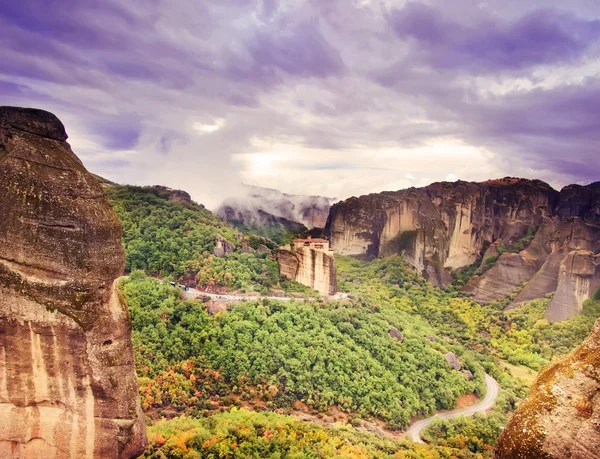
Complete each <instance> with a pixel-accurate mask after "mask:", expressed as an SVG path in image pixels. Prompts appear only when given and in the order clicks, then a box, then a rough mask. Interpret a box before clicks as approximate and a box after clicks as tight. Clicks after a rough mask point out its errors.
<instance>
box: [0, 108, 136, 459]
mask: <svg viewBox="0 0 600 459" xmlns="http://www.w3.org/2000/svg"><path fill="white" fill-rule="evenodd" d="M66 139H67V135H66V133H65V129H64V127H63V125H62V123H61V122H60V121H59V120H58V119H57V118H56V117H55V116H54V115H52V114H50V113H48V112H44V111H41V110H33V109H20V108H12V107H0V215H2V218H1V219H0V418H1V419H2V422H0V457H3V458H17V457H18V458H34V457H35V458H38V457H43V458H78V459H79V458H129V457H135V456H137V455H139V454H140V453H141V452H142V451H143V450H144V447H145V445H146V433H145V425H144V419H143V414H142V412H141V409H140V403H139V396H138V384H137V379H136V375H135V370H134V362H133V346H132V342H131V322H130V317H129V312H128V310H127V307H126V305H125V304H124V303H123V302H122V301H121V299H120V298H119V294H118V292H117V290H116V289H115V280H116V279H117V278H118V277H119V276H120V275H121V273H122V272H123V268H124V252H123V248H122V246H121V226H120V224H119V221H118V219H117V216H116V214H115V213H114V211H113V210H112V209H111V207H110V205H109V204H108V201H107V200H106V199H105V196H104V193H103V191H102V188H101V186H100V185H99V184H98V182H97V181H96V179H94V178H93V177H92V176H91V175H90V174H89V173H88V172H87V171H86V170H85V168H84V167H83V165H82V164H81V162H80V161H79V159H78V158H77V157H76V156H75V155H74V154H73V152H72V151H71V148H70V146H69V144H68V143H67V142H66Z"/></svg>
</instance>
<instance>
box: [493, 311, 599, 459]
mask: <svg viewBox="0 0 600 459" xmlns="http://www.w3.org/2000/svg"><path fill="white" fill-rule="evenodd" d="M599 368H600V320H599V321H597V322H596V324H595V326H594V328H593V330H592V332H591V334H590V335H589V336H588V338H587V339H586V340H585V341H584V342H583V344H581V346H579V347H578V348H576V349H575V350H574V351H573V352H571V353H570V354H568V355H567V356H565V357H562V358H560V359H559V360H557V361H555V362H553V363H551V364H549V365H547V366H546V367H544V368H543V369H542V371H541V372H540V373H539V375H538V376H537V378H536V380H535V382H534V384H533V386H532V387H531V389H530V391H529V394H528V395H527V398H526V399H525V400H524V401H523V402H522V403H521V404H520V405H519V406H518V408H517V410H516V411H515V412H514V414H513V415H512V417H511V419H510V421H509V422H508V424H507V426H506V427H505V429H504V431H503V432H502V435H501V436H500V439H499V440H498V443H497V445H496V455H495V457H496V459H524V458H553V459H571V458H578V459H595V458H597V457H598V445H600V428H599V426H600V395H599V394H600V373H599Z"/></svg>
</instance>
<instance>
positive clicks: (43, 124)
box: [0, 107, 600, 459]
mask: <svg viewBox="0 0 600 459" xmlns="http://www.w3.org/2000/svg"><path fill="white" fill-rule="evenodd" d="M0 122H1V123H2V124H1V125H0V134H1V135H2V137H1V139H0V140H1V142H2V143H1V145H2V148H3V149H4V150H2V151H6V153H3V156H0V174H2V176H3V177H7V178H8V180H4V181H2V182H0V183H1V184H3V185H2V186H4V188H5V189H4V193H3V194H2V195H0V208H2V209H3V210H4V211H5V212H6V213H7V215H9V218H8V219H5V220H3V221H2V222H1V223H0V240H1V241H2V242H3V244H2V245H1V246H0V248H1V250H3V251H4V252H2V253H1V254H0V268H1V269H0V280H1V281H2V282H1V283H0V289H1V293H2V295H1V296H0V306H2V308H0V312H1V315H0V326H1V329H2V336H1V337H2V340H3V341H2V354H0V356H1V359H0V408H1V409H3V410H5V414H6V415H7V416H8V418H9V419H10V423H11V425H13V424H15V423H26V424H27V425H29V427H28V430H21V431H19V434H18V435H16V436H15V434H14V432H11V431H9V430H6V429H4V430H3V429H2V428H0V451H9V450H11V451H12V450H15V448H16V450H18V451H19V453H18V454H22V455H24V456H31V455H33V454H37V453H38V452H39V451H43V450H48V448H50V447H49V446H47V445H50V444H52V445H55V446H52V447H51V448H50V449H51V450H52V451H53V453H52V454H55V455H57V456H60V455H62V456H64V457H73V458H74V457H82V455H83V456H85V455H87V456H89V457H103V456H106V457H109V456H110V457H133V456H136V455H138V454H142V456H143V457H149V458H164V457H176V458H184V457H185V458H197V457H218V456H220V457H239V458H245V457H294V456H296V457H336V456H341V457H356V458H367V457H369V458H370V457H382V458H384V457H394V458H411V459H425V458H436V459H437V458H439V459H442V458H447V459H450V458H465V459H467V458H468V459H483V458H492V457H496V458H499V459H504V458H507V459H512V458H513V457H518V454H520V453H519V451H520V449H521V448H522V446H521V445H520V443H519V441H517V440H516V439H517V438H519V436H520V435H521V433H522V431H523V428H522V427H521V426H522V425H534V426H535V429H536V430H535V432H534V434H531V435H529V434H527V435H525V438H524V440H523V441H524V442H525V443H523V444H524V445H526V446H523V447H526V448H527V450H528V451H532V452H533V453H532V454H534V456H532V457H536V456H535V454H538V455H539V457H544V456H543V455H544V454H546V451H554V448H555V444H556V441H559V440H557V438H559V439H560V438H562V437H561V431H560V430H556V428H555V426H556V425H563V424H564V421H561V420H562V419H567V420H569V426H576V427H577V428H578V429H583V430H584V431H585V432H586V435H587V436H586V440H585V441H583V442H582V441H580V442H579V443H577V444H576V445H572V446H569V448H573V449H574V450H576V451H577V452H578V453H577V454H579V455H580V456H581V457H591V456H589V455H590V454H592V453H591V452H592V451H593V444H594V441H596V433H595V431H594V430H593V427H591V426H592V421H590V420H593V419H594V418H593V413H594V407H595V403H596V402H595V399H594V394H595V391H596V390H597V387H598V386H597V380H598V379H597V373H596V370H595V369H596V368H597V362H596V360H597V354H598V345H597V341H598V340H597V337H598V326H597V325H595V323H596V321H597V319H598V318H600V297H599V292H600V288H599V284H600V277H599V274H598V273H599V272H600V268H599V266H600V262H599V255H598V250H599V247H598V243H599V241H598V234H600V233H599V231H600V223H599V220H598V215H600V188H599V187H598V184H597V183H595V184H591V185H589V186H569V187H566V188H564V189H563V190H561V191H560V192H557V191H554V190H552V189H551V188H550V187H549V186H548V185H546V184H544V183H542V182H539V181H530V180H524V179H512V178H505V179H500V180H493V181H488V182H484V183H479V184H478V183H466V182H456V183H453V184H451V183H447V182H444V183H437V184H433V185H431V186H429V187H426V188H422V189H408V190H401V191H398V192H393V193H381V194H379V195H369V196H363V197H360V198H351V199H349V200H346V201H342V202H339V203H336V204H333V206H331V208H330V209H329V216H328V217H327V219H326V225H325V227H324V228H319V227H316V226H315V227H312V228H308V227H307V226H306V225H304V224H303V223H300V222H297V223H298V224H299V226H293V225H287V226H286V228H287V230H286V234H285V237H283V238H281V239H280V240H278V241H275V240H272V239H270V238H269V237H267V236H266V235H268V234H269V233H268V231H256V232H255V231H254V229H253V228H252V227H251V226H252V225H254V226H256V225H259V226H260V225H261V224H263V223H264V224H266V225H271V223H272V220H269V222H270V223H269V222H267V223H265V222H263V223H261V222H260V221H258V220H252V222H253V223H252V225H246V224H244V225H238V224H236V223H235V222H228V221H226V220H225V219H223V218H221V217H219V216H217V215H215V214H213V213H212V212H210V211H209V210H207V209H206V208H205V207H204V206H203V205H201V204H198V203H196V202H194V201H193V200H192V198H191V196H190V195H189V194H188V193H187V192H185V191H182V190H176V189H171V188H168V187H164V186H146V187H140V186H129V185H119V184H116V183H113V182H111V181H107V180H103V179H101V178H100V179H98V178H97V177H95V176H92V175H91V174H89V173H88V172H87V170H85V168H84V167H83V166H82V164H81V163H80V161H79V160H78V159H77V157H76V156H75V155H74V154H73V152H72V151H71V149H70V146H69V144H67V143H66V133H65V131H64V127H63V126H62V124H61V123H60V121H58V119H56V117H54V116H53V115H51V114H49V113H47V112H40V111H28V110H24V109H15V108H11V107H5V108H2V109H0ZM7 184H9V185H7ZM269 193H270V194H269V196H271V198H272V199H275V198H273V195H274V193H275V192H273V190H271V191H270V192H269ZM260 196H261V194H260V193H258V194H256V195H255V196H253V201H252V202H253V204H252V206H253V207H252V213H253V214H254V213H258V212H259V211H260V210H261V209H260V199H261V198H260ZM275 196H276V198H277V200H279V201H277V202H283V203H284V204H285V205H283V204H282V206H283V207H284V208H286V209H287V212H288V217H290V218H292V217H293V218H298V216H304V217H306V216H307V215H308V216H310V218H311V219H312V220H311V221H312V222H313V223H314V222H316V221H317V220H318V221H319V222H321V223H322V222H323V220H324V219H323V218H321V217H322V215H320V214H319V215H320V217H319V218H318V219H317V214H318V212H317V211H316V210H315V209H313V208H312V207H311V206H317V207H319V206H321V204H323V201H322V200H320V199H319V198H315V197H311V198H310V199H308V198H306V199H305V198H304V197H299V196H294V197H291V196H286V195H282V194H277V193H275ZM282 196H283V198H282ZM271 198H270V199H271ZM281 199H283V201H280V200H281ZM307 199H308V200H307ZM297 203H301V204H302V206H304V207H302V206H301V209H303V210H302V211H300V212H299V211H298V209H296V208H295V207H294V206H295V205H296V204H297ZM307 203H308V204H307ZM315 203H316V204H315ZM230 204H232V203H230ZM267 204H268V206H271V207H272V206H273V202H272V201H269V202H268V203H267ZM317 204H318V205H317ZM327 205H329V204H327ZM306 209H309V210H306ZM310 209H313V210H310ZM319 209H321V210H319V212H323V209H322V208H321V207H319ZM271 210H273V209H271ZM304 217H303V218H304ZM277 218H287V217H281V216H280V217H277ZM306 218H308V217H306ZM288 220H289V219H288ZM289 221H291V220H289ZM280 223H281V221H280ZM307 223H309V222H307ZM294 228H296V229H294ZM278 234H280V235H281V233H278ZM275 239H277V238H275ZM31 248H35V250H36V254H37V255H36V256H35V257H34V256H31V250H29V249H31ZM25 249H28V250H25ZM123 272H124V274H125V275H122V274H123ZM494 283H501V284H502V288H500V287H498V288H496V287H493V284H494ZM486 286H487V287H486ZM490 286H491V287H490ZM486 292H487V293H486ZM490 292H491V293H490ZM15 330H16V331H15ZM590 332H591V334H590ZM129 333H131V335H130V334H129ZM23 343H25V344H23ZM582 343H583V344H582ZM17 351H18V352H17ZM29 361H31V362H32V364H31V366H27V365H25V366H27V368H25V366H23V362H29ZM69 365H73V366H74V369H71V367H70V366H69ZM21 369H24V370H23V371H22V372H21ZM537 372H539V375H538V376H537V377H535V374H536V373H537ZM28 380H31V381H33V382H32V383H31V384H29V383H28ZM556 388H560V390H558V389H556ZM557 391H558V392H557ZM571 393H572V394H574V395H573V396H574V397H576V399H575V400H576V401H575V402H574V404H573V403H571V401H570V400H571V398H570V395H569V394H571ZM23 394H24V395H23ZM528 394H529V395H528ZM138 395H139V397H138ZM23 397H25V398H23ZM23 400H26V403H25V402H24V401H23ZM548 400H551V403H550V402H548V403H546V402H547V401H548ZM467 401H468V402H469V403H467V405H468V406H465V405H463V404H465V403H466V402H467ZM24 403H25V405H24ZM459 403H460V404H461V406H460V407H458V408H457V405H458V404H459ZM31 407H35V409H37V410H39V412H40V415H39V416H38V417H28V414H27V413H29V412H30V411H31V409H32V408H31ZM71 413H77V414H76V415H73V414H71ZM26 415H27V416H26ZM531 422H533V423H534V424H530V423H531ZM557 423H558V424H557ZM561 423H562V424H561ZM505 426H508V427H507V428H506V430H503V429H504V428H505ZM144 427H147V432H148V437H147V439H146V433H145V432H146V430H145V429H144ZM573 428H574V427H568V426H566V425H563V427H562V430H568V429H571V430H572V429H573ZM36 429H37V430H36ZM34 431H36V432H37V431H39V435H41V437H40V441H39V442H38V441H34V440H36V439H37V438H38V437H33V436H32V435H33V433H32V432H34ZM82 432H85V441H84V442H81V441H79V440H78V439H79V437H81V436H82V435H83V434H82ZM27 435H29V437H27ZM115 436H116V437H118V438H119V439H120V440H119V441H120V443H116V444H115V443H114V442H111V441H110V438H112V437H115ZM571 437H574V434H571V436H570V437H569V438H571ZM560 441H564V442H567V441H568V439H564V438H563V439H562V440H560ZM53 442H55V443H53ZM2 448H4V449H2ZM52 448H54V449H52ZM495 452H496V453H495ZM11 454H12V453H11Z"/></svg>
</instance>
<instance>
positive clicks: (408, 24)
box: [0, 0, 600, 204]
mask: <svg viewBox="0 0 600 459" xmlns="http://www.w3.org/2000/svg"><path fill="white" fill-rule="evenodd" d="M382 3H383V2H380V1H378V0H372V1H370V2H367V1H360V2H359V1H352V2H349V1H346V0H323V1H320V0H319V1H310V2H300V1H296V0H224V1H221V2H214V1H213V2H211V1H209V0H199V1H196V2H189V1H184V0H151V1H148V0H128V1H125V0H106V1H104V2H97V3H94V4H93V5H92V4H91V3H89V2H77V1H75V0H66V1H60V2H59V1H58V0H45V1H42V0H28V1H22V2H4V4H2V5H1V6H0V49H1V50H2V51H0V52H1V53H2V56H1V61H2V66H0V95H2V99H3V103H8V104H12V105H27V106H37V107H40V108H45V109H49V110H51V111H54V112H55V113H56V114H57V115H58V116H59V117H60V118H61V119H62V120H63V121H64V122H65V124H66V125H67V128H68V130H69V134H70V140H71V141H72V143H73V146H74V148H75V151H77V153H78V154H80V156H81V157H82V158H84V161H85V162H86V164H88V165H89V166H90V167H92V168H93V169H94V171H95V172H98V173H100V174H101V175H106V176H107V177H108V178H112V179H114V180H116V181H122V182H132V181H135V182H136V183H144V184H146V183H147V184H150V183H156V182H163V183H165V184H167V185H170V186H174V187H178V188H189V191H191V192H192V193H196V197H197V199H199V200H200V201H205V202H206V203H207V204H210V203H209V202H208V199H209V198H208V197H206V200H205V197H204V194H208V193H205V192H206V190H210V191H211V192H213V191H214V193H223V192H225V191H223V190H225V189H226V188H228V186H229V183H230V181H231V178H232V177H233V178H235V177H236V175H237V173H238V172H239V170H238V169H239V165H238V164H239V163H238V162H236V161H237V160H236V156H238V155H248V154H250V155H251V154H256V153H263V154H268V155H272V156H273V168H274V169H277V167H279V166H278V165H279V164H280V163H281V164H283V160H282V162H279V161H278V159H277V156H278V155H281V156H282V157H287V156H294V155H297V156H298V157H296V158H294V159H293V161H292V163H290V164H302V165H306V167H307V168H308V169H303V170H301V169H300V168H295V169H294V168H291V169H290V170H286V171H285V173H281V177H279V176H276V177H269V178H268V179H265V180H269V185H270V186H279V185H278V184H281V185H280V186H282V187H286V186H288V184H289V183H298V184H302V183H305V182H306V180H305V178H306V176H305V175H303V174H306V173H308V172H307V171H308V170H310V169H314V172H315V173H317V174H318V173H323V174H324V175H323V176H322V180H314V183H315V185H314V186H315V187H317V186H321V185H322V186H323V187H325V186H328V184H331V185H332V186H333V187H334V188H333V191H330V190H329V189H326V190H324V191H319V189H318V188H316V189H314V190H313V189H311V192H312V193H319V192H323V193H325V194H330V195H336V196H338V197H343V196H344V193H346V192H348V193H351V194H354V193H355V192H356V190H355V188H354V187H356V186H357V185H356V184H357V183H359V182H360V183H361V184H362V185H361V186H362V188H361V192H362V191H364V192H369V191H378V190H380V189H381V188H380V187H383V186H386V187H388V186H389V187H394V186H396V187H397V186H405V185H404V182H402V184H401V185H398V183H399V182H397V180H396V179H397V177H398V176H400V177H404V176H405V175H406V176H410V177H416V179H415V180H421V179H422V180H424V181H425V180H439V179H444V178H445V176H446V175H447V174H448V173H453V174H457V175H460V174H463V173H464V175H460V176H461V178H467V179H484V178H488V175H492V174H496V173H498V174H503V175H508V174H510V175H522V174H525V173H528V174H529V175H531V176H534V175H537V176H538V177H539V178H543V179H547V180H553V181H554V182H553V184H555V185H556V184H564V183H566V182H567V181H576V182H583V181H592V180H591V179H597V176H599V175H600V170H599V168H598V161H597V158H596V157H597V152H598V150H599V148H600V145H599V142H600V139H599V135H600V134H598V132H599V131H598V129H597V128H596V127H597V126H598V124H599V122H600V119H599V115H598V110H597V109H596V107H597V106H598V104H599V103H600V91H599V88H600V83H598V81H597V77H595V76H594V75H595V74H596V73H597V69H596V68H595V67H594V60H595V59H597V57H598V54H599V53H600V41H599V40H598V37H599V34H600V26H599V21H598V19H596V18H598V17H600V4H599V3H598V2H597V1H595V0H578V2H576V4H574V2H570V1H568V0H531V1H530V2H526V5H525V4H524V2H522V0H506V1H505V2H503V3H502V5H501V7H500V6H499V4H498V3H497V2H491V1H487V0H483V1H482V0H456V1H453V2H448V1H442V0H428V1H427V2H426V3H425V2H412V3H409V4H407V5H406V6H405V7H404V8H402V9H397V10H388V9H386V7H384V6H383V5H382ZM385 3H389V2H385ZM216 120H222V121H219V122H220V123H221V124H222V128H220V129H219V130H218V131H216V132H211V133H206V132H204V133H203V132H199V131H198V130H196V129H194V126H195V124H196V123H205V124H211V123H214V122H216ZM78 140H81V141H80V142H78ZM445 142H446V143H447V142H456V143H457V144H463V145H466V146H467V147H470V148H472V149H477V148H482V149H485V150H486V155H488V157H489V161H488V162H489V167H488V168H486V167H482V166H476V165H471V164H470V163H469V162H468V161H465V163H467V164H464V165H462V164H461V165H459V166H461V167H462V169H460V170H459V171H454V170H446V169H448V168H451V167H453V162H452V161H450V162H447V163H444V162H443V161H442V160H443V158H441V159H440V163H441V164H443V167H439V168H438V169H439V170H440V171H442V172H439V174H441V173H443V174H444V175H442V176H440V175H435V174H434V173H433V172H432V170H433V169H435V167H432V165H431V164H426V163H422V164H419V163H418V158H417V159H416V160H415V161H413V160H412V158H410V157H408V158H407V157H402V156H399V157H398V158H395V157H394V156H393V153H390V152H394V151H397V150H398V151H401V150H403V149H407V148H413V147H417V148H422V147H427V146H430V145H433V146H435V145H438V144H439V143H441V144H445ZM381 150H384V151H385V154H384V155H383V156H384V157H385V159H384V160H380V161H379V160H377V153H378V152H380V151H381ZM436 151H437V150H436ZM167 154H168V155H169V159H173V161H165V155H167ZM436 154H438V153H436ZM450 154H451V153H449V155H450ZM439 155H441V156H443V153H439ZM409 156H410V155H409ZM365 158H366V159H365ZM486 158H487V157H486ZM324 159H326V160H324ZM407 159H410V161H407ZM290 161H291V160H290ZM482 161H484V163H483V164H485V158H484V159H483V160H482ZM409 162H410V164H412V165H411V166H410V167H413V169H406V168H407V167H409V166H407V163H409ZM178 163H184V164H186V167H185V168H181V167H180V166H178V165H177V164H178ZM445 164H448V168H446V166H445ZM479 164H482V163H479ZM365 165H368V168H370V169H369V170H370V172H369V173H368V174H365V173H364V171H365V170H366V167H367V166H365ZM386 169H389V174H388V173H387V172H386ZM436 170H437V169H436ZM339 171H342V172H339ZM373 171H377V173H374V172H373ZM290 174H292V175H293V174H297V176H295V177H294V176H292V175H290ZM386 174H388V175H386ZM199 175H201V176H202V177H203V180H198V176H199ZM388 176H389V177H391V178H390V179H389V180H388V179H386V177H388ZM277 180H280V181H279V182H277ZM369 180H370V181H369ZM385 180H388V182H389V183H390V184H391V185H385V183H387V182H385ZM411 180H412V179H411ZM411 184H413V182H411ZM414 184H418V183H417V182H414ZM287 191H291V192H298V191H302V190H287Z"/></svg>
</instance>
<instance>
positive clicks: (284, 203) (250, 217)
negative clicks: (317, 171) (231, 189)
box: [217, 186, 331, 233]
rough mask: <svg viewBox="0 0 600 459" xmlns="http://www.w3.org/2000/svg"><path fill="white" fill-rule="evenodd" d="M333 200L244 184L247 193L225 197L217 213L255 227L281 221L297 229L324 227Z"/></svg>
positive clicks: (280, 224)
mask: <svg viewBox="0 0 600 459" xmlns="http://www.w3.org/2000/svg"><path fill="white" fill-rule="evenodd" d="M330 204H331V202H330V200H329V199H328V198H324V197H322V196H296V195H290V194H285V193H281V192H280V191H277V190H271V189H268V188H260V187H253V186H245V187H244V195H243V196H237V197H231V198H228V199H226V200H225V201H224V202H223V203H222V204H221V206H220V207H219V209H217V214H218V215H219V216H221V217H222V218H224V219H226V220H228V221H230V222H232V223H237V224H242V225H247V226H256V227H261V226H274V225H279V226H281V227H283V228H287V229H289V230H290V231H291V232H294V233H298V232H303V231H306V230H307V229H311V228H315V227H316V228H323V227H324V226H325V223H326V222H327V216H328V215H329V207H330Z"/></svg>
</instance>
